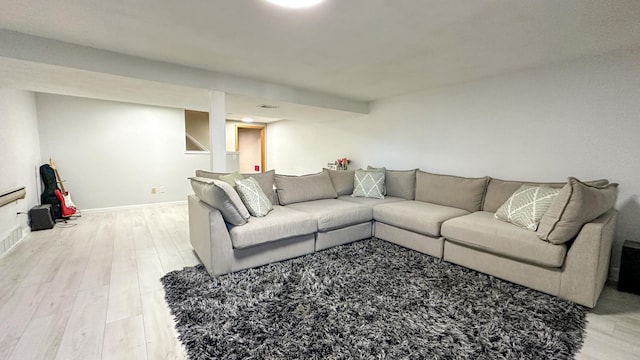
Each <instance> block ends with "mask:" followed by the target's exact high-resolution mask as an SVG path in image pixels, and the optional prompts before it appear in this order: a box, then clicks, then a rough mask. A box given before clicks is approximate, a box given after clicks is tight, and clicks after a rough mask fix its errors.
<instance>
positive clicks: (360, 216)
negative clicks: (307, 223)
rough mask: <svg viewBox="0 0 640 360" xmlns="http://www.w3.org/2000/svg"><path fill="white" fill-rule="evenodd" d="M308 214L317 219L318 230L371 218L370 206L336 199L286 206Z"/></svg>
mask: <svg viewBox="0 0 640 360" xmlns="http://www.w3.org/2000/svg"><path fill="white" fill-rule="evenodd" d="M287 207H289V208H292V209H294V210H298V211H302V212H305V213H307V214H310V215H311V216H313V217H314V218H316V219H317V221H318V231H329V230H333V229H337V228H342V227H345V226H350V225H356V224H361V223H363V222H367V221H371V219H372V218H373V214H372V210H371V207H369V206H366V205H360V204H356V203H352V202H347V201H342V200H338V199H324V200H315V201H306V202H301V203H297V204H293V205H289V206H287Z"/></svg>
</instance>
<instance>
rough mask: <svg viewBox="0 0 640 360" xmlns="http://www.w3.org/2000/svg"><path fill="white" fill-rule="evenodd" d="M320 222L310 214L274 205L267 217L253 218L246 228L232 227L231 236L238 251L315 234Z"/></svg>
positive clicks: (230, 229)
mask: <svg viewBox="0 0 640 360" xmlns="http://www.w3.org/2000/svg"><path fill="white" fill-rule="evenodd" d="M316 231H318V222H317V221H316V219H314V218H313V217H312V216H310V215H309V214H306V213H303V212H299V211H295V210H293V209H288V208H286V207H284V206H279V205H274V206H273V210H272V211H271V212H270V213H269V215H267V216H265V217H252V218H251V221H249V222H248V223H247V224H246V225H244V226H231V227H230V228H229V236H230V237H231V243H232V244H233V247H234V248H236V249H244V248H248V247H251V246H255V245H259V244H264V243H268V242H273V241H277V240H282V239H286V238H291V237H294V236H301V235H308V234H313V233H315V232H316Z"/></svg>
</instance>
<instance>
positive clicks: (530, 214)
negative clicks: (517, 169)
mask: <svg viewBox="0 0 640 360" xmlns="http://www.w3.org/2000/svg"><path fill="white" fill-rule="evenodd" d="M559 192H560V189H552V188H550V187H548V186H532V185H522V186H520V188H519V189H518V190H516V191H515V192H514V193H513V195H511V197H509V199H507V201H505V203H504V204H502V206H500V208H498V211H497V212H496V213H495V215H494V216H495V218H496V219H498V220H502V221H506V222H508V223H511V224H513V225H516V226H518V227H521V228H523V229H527V230H531V231H536V229H537V228H538V223H539V222H540V219H541V218H542V215H544V213H545V212H546V211H547V209H548V208H549V206H551V203H552V202H553V199H555V198H556V196H558V193H559Z"/></svg>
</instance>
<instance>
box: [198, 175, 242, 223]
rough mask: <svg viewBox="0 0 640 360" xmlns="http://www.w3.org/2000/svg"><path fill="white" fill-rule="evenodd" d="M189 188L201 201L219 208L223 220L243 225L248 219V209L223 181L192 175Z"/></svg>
mask: <svg viewBox="0 0 640 360" xmlns="http://www.w3.org/2000/svg"><path fill="white" fill-rule="evenodd" d="M189 179H190V180H191V188H192V189H193V192H194V193H195V194H196V196H197V197H198V198H199V199H200V200H201V201H203V202H205V203H207V204H209V205H210V206H212V207H214V208H216V209H218V210H220V213H221V214H222V218H223V219H224V221H226V222H228V223H230V224H233V225H244V224H246V223H247V221H248V219H249V211H247V208H246V207H245V206H244V204H243V203H242V200H241V199H240V196H238V193H237V192H236V191H235V190H234V189H233V188H232V187H231V185H229V184H227V183H226V182H224V181H220V180H214V179H208V178H202V177H192V178H189Z"/></svg>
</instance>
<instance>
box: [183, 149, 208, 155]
mask: <svg viewBox="0 0 640 360" xmlns="http://www.w3.org/2000/svg"><path fill="white" fill-rule="evenodd" d="M209 152H210V151H209V150H207V151H199V150H185V151H184V154H185V155H209Z"/></svg>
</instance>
